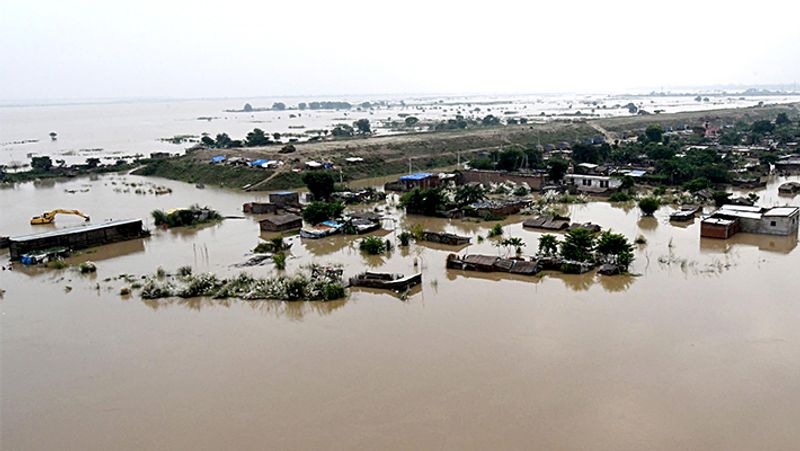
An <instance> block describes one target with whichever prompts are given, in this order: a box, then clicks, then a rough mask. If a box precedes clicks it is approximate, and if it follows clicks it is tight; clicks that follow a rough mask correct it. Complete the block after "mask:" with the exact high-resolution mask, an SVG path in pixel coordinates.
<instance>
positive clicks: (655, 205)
mask: <svg viewBox="0 0 800 451" xmlns="http://www.w3.org/2000/svg"><path fill="white" fill-rule="evenodd" d="M660 207H661V202H660V201H659V200H658V198H655V197H652V196H648V197H645V198H643V199H642V200H640V201H639V209H640V210H641V211H642V214H644V215H645V216H653V213H655V212H656V210H658V209H659V208H660Z"/></svg>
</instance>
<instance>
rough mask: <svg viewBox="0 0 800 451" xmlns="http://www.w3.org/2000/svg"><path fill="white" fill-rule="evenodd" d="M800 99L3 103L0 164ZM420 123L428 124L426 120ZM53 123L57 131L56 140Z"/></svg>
mask: <svg viewBox="0 0 800 451" xmlns="http://www.w3.org/2000/svg"><path fill="white" fill-rule="evenodd" d="M320 100H322V101H342V100H344V101H349V102H351V103H353V104H354V105H358V104H360V103H362V102H364V101H371V102H379V101H384V102H386V104H385V105H383V106H374V107H371V108H367V109H360V107H354V108H353V109H352V110H349V111H336V110H305V111H299V110H285V111H254V112H248V113H245V112H232V111H229V110H239V109H241V108H242V107H243V106H244V104H245V103H248V102H249V103H250V104H251V105H252V106H253V107H254V108H269V107H271V106H272V104H273V102H284V103H286V105H287V106H288V107H290V108H295V107H296V106H297V104H298V103H300V102H312V101H320ZM798 100H800V97H799V96H796V95H788V94H787V95H781V96H748V97H744V98H741V97H738V96H736V95H730V96H715V97H711V99H710V101H709V102H696V101H695V100H694V99H693V98H692V97H691V96H632V95H616V96H612V95H599V94H598V95H506V96H477V95H476V96H423V97H409V96H405V97H398V96H384V97H367V98H298V97H295V98H278V97H276V98H241V99H187V100H158V99H153V100H116V101H110V100H109V101H95V102H88V101H87V102H83V103H80V102H78V103H58V102H51V103H39V104H25V103H20V104H0V124H2V127H0V164H3V165H9V166H14V167H16V166H21V165H24V164H27V163H29V162H30V156H32V155H48V156H50V157H52V158H53V160H64V161H65V162H67V163H70V164H72V163H83V162H84V161H86V159H87V158H101V159H102V161H103V163H109V162H114V161H116V160H117V159H129V158H131V157H133V156H135V155H137V154H138V155H144V156H149V154H150V153H152V152H157V151H161V152H171V153H182V152H183V151H184V149H185V148H187V147H190V146H191V145H193V143H192V142H183V143H179V144H175V143H172V142H169V141H164V139H169V138H172V137H175V136H180V135H189V136H193V137H194V138H193V139H194V140H195V141H196V140H197V139H199V137H200V136H201V135H202V134H203V133H208V134H210V135H211V136H212V137H213V136H216V134H217V133H228V134H229V135H230V136H231V137H232V138H233V139H244V137H245V135H246V134H247V132H249V131H251V130H252V129H254V128H261V129H262V130H265V131H267V132H268V133H270V134H272V133H275V132H278V133H281V134H282V135H283V137H282V138H281V139H282V141H283V142H288V140H289V139H290V138H296V139H299V140H300V141H303V140H306V139H308V138H310V137H312V136H316V132H315V131H316V130H321V129H331V128H332V127H334V126H335V125H336V124H341V123H345V124H352V123H353V122H354V121H356V120H358V119H363V118H366V119H369V120H370V122H371V125H372V128H373V131H374V132H375V133H376V134H378V135H386V134H392V133H397V132H403V131H406V130H399V131H398V130H395V129H393V128H392V126H391V123H392V122H393V121H400V122H402V121H403V119H404V117H406V116H408V115H411V116H415V117H418V118H419V119H421V120H423V121H425V120H431V121H438V120H446V119H453V118H454V117H455V116H456V115H458V114H460V115H463V116H465V117H473V118H478V119H479V118H482V117H484V116H485V115H487V114H493V115H495V116H498V117H502V118H506V119H507V118H511V117H515V118H527V119H529V120H531V121H542V120H550V119H549V118H547V117H545V116H542V114H545V115H555V116H556V117H559V116H561V117H565V116H570V115H575V114H576V113H577V112H580V113H581V117H584V118H585V117H611V116H623V115H628V114H629V113H628V110H627V108H623V107H622V106H624V105H627V104H628V103H631V102H632V103H634V104H636V105H638V106H639V107H640V108H642V109H645V110H648V111H651V112H652V111H655V110H661V111H664V112H665V113H674V112H681V111H697V110H713V109H720V108H734V107H748V106H753V105H756V104H758V103H759V102H764V103H767V104H771V103H787V102H797V101H798ZM419 130H424V128H423V127H421V128H420V129H419ZM50 132H56V133H57V135H58V136H57V139H56V140H55V141H53V140H51V139H50V136H49V134H50Z"/></svg>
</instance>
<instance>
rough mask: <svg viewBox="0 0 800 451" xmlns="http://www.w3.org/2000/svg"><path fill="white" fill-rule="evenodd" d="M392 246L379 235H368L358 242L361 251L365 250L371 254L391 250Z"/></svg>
mask: <svg viewBox="0 0 800 451" xmlns="http://www.w3.org/2000/svg"><path fill="white" fill-rule="evenodd" d="M390 246H391V244H390V242H389V241H388V240H386V241H384V240H382V239H380V238H378V237H377V236H368V237H366V238H364V239H363V240H361V242H360V243H358V248H359V249H360V250H361V252H365V253H367V254H369V255H379V254H383V253H384V252H387V251H389V247H390Z"/></svg>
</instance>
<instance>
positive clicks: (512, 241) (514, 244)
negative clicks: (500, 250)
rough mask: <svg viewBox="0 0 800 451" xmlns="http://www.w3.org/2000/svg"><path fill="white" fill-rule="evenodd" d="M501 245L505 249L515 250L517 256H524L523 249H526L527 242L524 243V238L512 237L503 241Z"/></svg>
mask: <svg viewBox="0 0 800 451" xmlns="http://www.w3.org/2000/svg"><path fill="white" fill-rule="evenodd" d="M500 245H502V246H503V247H511V248H514V252H515V253H516V254H517V255H520V254H522V248H523V247H525V242H524V241H522V238H520V237H516V236H512V237H509V238H505V239H504V240H503V241H501V242H500Z"/></svg>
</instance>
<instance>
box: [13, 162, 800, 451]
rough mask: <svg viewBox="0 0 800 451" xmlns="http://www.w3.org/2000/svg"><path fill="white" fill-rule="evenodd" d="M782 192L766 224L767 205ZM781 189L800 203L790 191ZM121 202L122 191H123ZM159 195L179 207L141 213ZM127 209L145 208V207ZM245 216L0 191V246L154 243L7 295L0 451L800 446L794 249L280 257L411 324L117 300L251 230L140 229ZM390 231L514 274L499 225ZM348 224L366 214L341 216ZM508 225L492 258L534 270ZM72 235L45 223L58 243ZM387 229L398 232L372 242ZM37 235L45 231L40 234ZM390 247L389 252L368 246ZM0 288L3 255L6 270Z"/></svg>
mask: <svg viewBox="0 0 800 451" xmlns="http://www.w3.org/2000/svg"><path fill="white" fill-rule="evenodd" d="M786 180H790V178H786V177H782V178H775V179H774V180H772V181H771V182H770V184H769V185H768V187H767V188H766V190H762V191H759V192H758V193H759V194H760V195H761V201H760V203H762V204H764V205H773V204H786V203H788V204H792V205H798V204H800V195H798V196H794V197H787V196H779V195H778V194H777V186H778V185H779V184H780V183H782V182H784V181H786ZM791 180H800V179H798V178H797V177H794V178H791ZM131 184H136V186H131ZM142 184H143V185H142ZM156 186H164V187H168V188H171V189H172V193H170V194H165V195H155V194H152V193H148V190H150V189H153V188H155V187H156ZM137 189H140V190H142V191H143V192H145V193H146V194H136V192H135V191H136V190H137ZM259 199H261V200H265V199H266V194H264V193H257V194H253V193H239V192H233V191H225V190H219V189H213V188H207V189H203V190H200V189H196V188H195V187H194V186H192V185H188V184H182V183H179V182H173V181H169V180H162V179H155V178H142V177H136V176H122V175H114V176H104V177H99V178H97V179H94V180H90V179H88V178H83V179H74V180H71V181H67V182H48V183H42V184H37V185H33V184H24V185H19V186H17V187H16V188H3V189H0V234H1V235H11V236H14V235H22V234H27V233H31V232H33V231H34V230H36V231H42V230H46V226H45V228H44V229H43V228H42V227H43V226H31V225H29V224H28V222H29V220H30V217H31V216H34V215H38V214H41V213H42V212H43V211H46V210H51V209H53V208H69V209H79V210H81V211H83V212H84V213H86V214H88V215H90V216H91V218H92V220H93V222H95V223H98V222H102V221H104V220H106V219H126V218H142V219H144V220H145V223H146V225H147V227H148V228H150V229H151V230H152V232H153V234H152V236H151V237H149V238H145V239H140V240H134V241H127V242H122V243H117V244H113V245H109V246H104V247H101V248H97V249H96V250H89V251H87V252H83V253H79V254H76V255H75V256H73V257H70V259H69V260H68V262H69V263H70V264H77V263H79V262H83V261H88V260H91V261H94V262H95V263H97V268H98V269H97V273H96V274H92V275H81V274H79V273H78V272H77V271H76V270H74V269H66V270H53V269H42V268H22V267H21V266H20V265H15V267H14V270H13V271H1V272H0V289H3V290H5V294H4V296H3V297H2V298H1V299H0V306H1V309H2V316H1V317H0V318H2V319H1V320H0V321H1V323H0V340H1V341H0V353H1V354H0V365H1V366H0V370H1V373H0V403H1V404H0V414H1V415H2V416H1V417H0V423H1V424H2V442H0V448H2V449H4V450H5V449H8V450H17V449H26V450H49V449H62V450H88V449H92V450H95V449H96V450H104V449H119V450H141V449H343V450H344V449H354V448H366V449H398V450H399V449H448V450H449V449H453V450H456V449H458V450H462V449H570V450H573V449H593V450H641V449H651V450H671V449H698V450H701V449H702V450H752V449H760V450H789V449H797V447H798V444H800V429H798V428H797V425H796V418H798V417H800V377H799V376H800V352H798V349H800V328H798V327H797V324H798V321H799V320H800V302H798V299H797V293H798V290H800V280H798V278H797V277H796V273H797V272H798V270H800V251H799V250H798V249H797V239H796V238H793V239H789V238H785V237H770V236H756V235H747V234H739V235H736V236H735V237H734V238H733V239H730V240H727V241H715V240H710V239H702V240H701V239H700V237H699V234H700V232H699V219H695V221H694V222H693V223H691V224H690V225H688V226H686V225H682V226H676V225H672V224H670V223H669V220H668V218H669V213H670V211H672V209H671V208H670V207H664V208H662V209H661V210H659V211H658V212H657V213H656V217H655V218H640V213H639V210H638V208H636V207H635V206H633V205H630V206H628V207H626V208H623V207H621V206H618V205H611V204H608V203H606V202H592V203H589V204H576V205H569V206H565V207H564V208H566V209H568V211H569V213H570V215H571V217H572V219H573V221H576V222H586V221H592V222H595V223H598V224H600V225H602V226H604V227H606V228H611V229H612V230H614V231H615V232H620V233H623V234H625V235H626V236H627V237H628V238H629V239H631V240H633V239H635V238H636V237H638V236H640V235H641V236H643V237H644V238H645V239H646V241H647V243H646V244H644V245H639V246H637V250H636V253H635V255H636V260H635V262H634V263H633V265H632V268H631V272H632V273H634V274H636V275H635V276H613V277H607V276H601V275H597V274H595V272H591V273H588V274H584V275H580V276H574V275H560V274H556V273H550V272H545V273H544V275H543V276H541V277H524V276H511V275H508V274H503V275H500V274H497V273H492V274H484V273H475V272H464V271H457V270H448V269H446V268H445V259H446V257H447V255H448V254H449V253H451V252H459V253H463V252H465V251H464V249H463V248H462V249H458V248H451V247H447V246H441V245H433V244H426V243H420V244H412V245H411V246H410V247H409V248H407V249H402V248H396V249H395V250H394V251H393V252H392V253H391V255H390V256H384V257H367V256H364V255H362V254H361V253H360V252H359V250H358V244H357V240H358V239H357V238H353V237H347V236H334V237H330V238H326V239H321V240H317V241H309V240H301V239H300V238H299V237H296V236H295V237H293V238H291V239H290V240H289V242H291V243H292V248H291V256H290V258H289V260H288V261H287V272H288V273H293V272H295V271H296V270H297V269H298V268H300V267H301V266H302V265H306V264H308V263H311V262H318V263H342V264H343V265H344V269H345V277H349V276H352V275H354V274H356V273H358V272H361V271H363V270H364V268H380V270H381V271H388V272H399V273H405V274H411V273H413V272H416V271H417V270H421V271H422V272H423V283H422V287H421V289H417V290H415V291H414V292H412V294H411V295H410V296H409V297H408V299H406V300H401V299H400V298H399V297H397V296H394V295H391V294H386V293H382V292H378V291H372V290H363V289H353V290H351V292H350V295H349V297H348V298H347V299H346V300H341V301H334V302H329V303H302V302H298V303H285V302H275V301H257V302H248V301H240V300H233V299H229V300H216V299H178V298H174V299H163V300H148V301H143V300H141V299H139V297H138V295H133V296H127V297H126V296H120V294H119V292H120V289H121V288H122V287H123V286H125V285H123V284H122V282H121V281H119V280H117V279H115V278H116V277H117V276H119V275H120V274H134V275H136V276H137V277H138V276H141V275H145V274H152V273H154V272H155V271H156V269H157V268H158V267H163V268H164V269H166V270H167V271H175V270H176V269H177V268H178V267H180V266H183V265H191V266H192V267H193V269H194V271H195V273H199V272H206V271H210V272H214V273H217V274H219V275H235V274H237V273H238V272H240V271H243V270H246V271H247V272H250V273H252V274H254V275H258V276H262V277H263V276H267V275H274V274H277V271H275V270H274V268H272V265H271V264H269V265H266V266H261V267H258V266H257V267H252V268H247V269H242V268H238V267H235V266H233V265H235V264H237V263H241V262H244V261H245V260H247V255H248V252H249V251H250V250H251V249H252V248H253V247H254V246H255V245H256V244H258V242H259V239H260V238H259V233H260V232H259V227H258V223H257V219H258V216H246V217H244V218H242V219H239V218H230V219H226V220H225V221H223V222H222V223H220V224H216V225H210V226H205V227H200V228H197V229H182V230H181V229H178V230H160V229H155V227H154V226H153V221H152V218H151V217H150V211H152V210H153V209H169V208H175V207H185V206H188V205H190V204H193V203H199V204H201V205H208V206H210V207H212V208H214V209H216V210H218V211H219V212H220V213H222V214H223V215H227V216H243V214H242V213H241V208H242V204H243V203H244V202H250V201H254V200H259ZM395 205H396V198H391V196H390V199H389V201H388V203H387V204H385V205H384V204H382V205H380V206H379V207H380V208H382V209H384V211H386V213H387V214H388V215H390V216H393V217H395V218H396V219H397V221H396V224H397V230H398V231H399V230H402V229H407V228H408V227H410V226H411V225H414V224H422V225H423V226H424V227H425V228H426V229H429V230H440V231H450V232H455V233H459V234H468V235H470V236H472V237H473V241H472V242H473V244H472V245H471V246H469V247H468V248H466V251H468V252H469V253H483V254H497V253H498V252H501V253H502V252H505V251H504V250H502V249H499V248H498V247H495V246H494V245H493V244H492V240H490V239H486V240H485V241H483V242H482V243H478V242H477V239H476V238H477V236H478V235H481V236H486V234H487V232H488V230H489V229H490V228H491V226H492V225H493V224H494V223H493V222H480V223H476V222H466V221H458V220H453V221H448V220H444V219H431V218H424V217H418V216H406V215H404V214H401V213H400V212H399V211H398V209H397V208H396V207H395ZM356 209H357V207H356ZM522 220H523V218H522V217H512V218H509V219H507V220H505V221H503V224H504V234H505V235H506V236H517V237H521V238H523V239H524V240H525V242H526V247H525V248H524V253H525V254H533V253H535V251H536V247H537V239H538V237H539V236H540V235H541V233H539V232H535V231H531V230H529V229H523V228H522V225H521V222H522ZM79 224H81V219H80V218H76V217H70V216H59V217H58V218H57V219H56V225H55V226H54V227H68V226H72V225H79ZM386 225H387V226H389V225H391V222H388V223H387V224H386ZM34 227H38V228H35V229H34ZM377 234H379V235H385V236H386V237H387V238H389V239H391V240H393V241H395V232H394V231H388V230H387V231H382V232H377ZM0 252H2V253H0V265H3V266H6V265H7V264H8V253H7V252H8V251H7V250H4V251H0Z"/></svg>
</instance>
